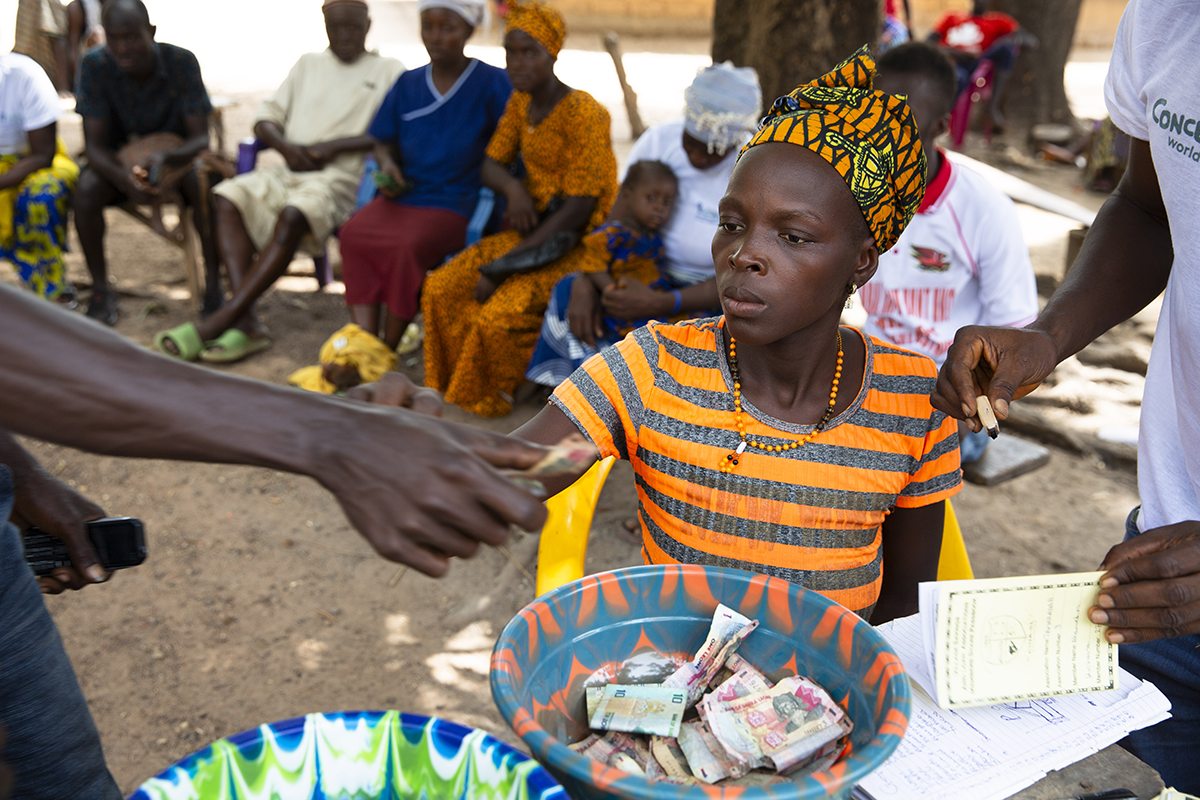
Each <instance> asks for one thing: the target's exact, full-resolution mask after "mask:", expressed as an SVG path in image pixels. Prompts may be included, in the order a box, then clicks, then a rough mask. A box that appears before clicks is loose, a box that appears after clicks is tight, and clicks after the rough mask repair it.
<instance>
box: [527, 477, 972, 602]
mask: <svg viewBox="0 0 1200 800" xmlns="http://www.w3.org/2000/svg"><path fill="white" fill-rule="evenodd" d="M615 460H616V459H614V458H613V457H612V456H609V457H608V458H606V459H604V460H602V461H597V462H596V463H595V464H593V465H592V467H591V469H589V470H588V471H587V472H585V473H584V474H583V475H582V476H581V477H580V478H579V480H577V481H575V482H574V483H573V484H571V485H570V486H568V487H567V488H566V489H563V490H562V491H561V492H559V493H558V494H556V495H554V496H553V497H551V498H550V499H549V500H547V501H546V514H547V516H546V525H545V527H543V528H542V538H541V541H540V542H539V543H538V567H537V594H538V597H541V596H542V595H544V594H545V593H546V592H548V591H550V590H552V589H557V588H558V587H559V586H562V585H563V584H564V583H570V582H571V581H576V580H579V579H580V578H582V577H583V576H584V574H585V573H584V560H585V559H586V558H587V546H588V533H590V532H591V528H592V517H593V515H594V514H595V511H596V501H597V500H598V499H599V498H600V490H601V489H603V488H604V481H605V480H606V479H607V478H608V471H609V470H610V469H612V465H613V462H614V461H615ZM937 577H938V580H939V581H953V580H961V579H964V578H973V577H975V573H974V572H972V571H971V562H970V560H969V559H968V558H967V548H966V545H964V544H963V538H962V531H961V530H960V529H959V527H958V517H957V516H955V514H954V507H953V506H951V505H950V501H949V500H947V501H946V521H945V525H944V527H943V529H942V552H941V555H940V556H939V558H938V575H937Z"/></svg>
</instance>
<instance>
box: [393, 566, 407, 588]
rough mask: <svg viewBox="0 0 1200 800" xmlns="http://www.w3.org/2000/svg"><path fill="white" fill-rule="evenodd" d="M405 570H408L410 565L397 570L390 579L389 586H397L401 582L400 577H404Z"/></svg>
mask: <svg viewBox="0 0 1200 800" xmlns="http://www.w3.org/2000/svg"><path fill="white" fill-rule="evenodd" d="M405 572H408V567H406V566H405V567H401V568H400V569H398V570H396V574H395V575H393V576H392V579H391V580H390V581H388V586H389V587H392V586H395V585H396V584H397V583H399V582H400V579H401V578H403V577H404V573H405Z"/></svg>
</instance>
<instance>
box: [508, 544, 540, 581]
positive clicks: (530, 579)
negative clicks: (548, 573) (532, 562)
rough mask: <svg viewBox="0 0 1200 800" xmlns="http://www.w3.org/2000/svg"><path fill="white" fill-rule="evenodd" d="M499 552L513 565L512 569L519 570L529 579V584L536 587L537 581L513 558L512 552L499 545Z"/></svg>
mask: <svg viewBox="0 0 1200 800" xmlns="http://www.w3.org/2000/svg"><path fill="white" fill-rule="evenodd" d="M500 552H501V553H504V557H505V558H507V559H508V560H509V561H511V562H512V563H513V566H514V567H516V568H517V569H519V570H521V572H522V573H523V574H524V575H525V577H526V578H528V579H529V582H530V583H532V584H533V585H534V586H537V579H536V578H534V577H533V575H531V574H530V573H529V570H527V569H525V565H524V564H522V563H521V562H520V561H517V558H516V556H514V555H513V554H512V551H510V550H509V549H508V548H507V547H505V546H504V545H500Z"/></svg>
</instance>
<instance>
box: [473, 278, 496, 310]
mask: <svg viewBox="0 0 1200 800" xmlns="http://www.w3.org/2000/svg"><path fill="white" fill-rule="evenodd" d="M495 291H496V282H495V281H493V280H492V279H491V278H489V277H488V276H487V275H480V276H479V282H478V283H476V284H475V302H476V303H480V304H483V303H486V302H487V301H488V298H489V297H491V296H492V294H493V293H495Z"/></svg>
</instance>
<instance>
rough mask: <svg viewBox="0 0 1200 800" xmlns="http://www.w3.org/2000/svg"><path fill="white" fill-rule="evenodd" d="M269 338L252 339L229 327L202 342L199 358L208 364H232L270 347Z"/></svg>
mask: <svg viewBox="0 0 1200 800" xmlns="http://www.w3.org/2000/svg"><path fill="white" fill-rule="evenodd" d="M270 346H271V340H270V339H268V338H267V337H265V336H263V337H261V338H258V339H253V338H251V337H249V336H247V335H246V334H245V333H244V332H242V331H240V330H238V329H237V328H230V329H229V330H227V331H225V332H224V333H222V334H221V335H220V336H218V337H217V338H216V339H213V340H212V341H211V342H205V343H204V349H203V350H201V351H200V360H201V361H204V362H206V363H208V364H232V363H233V362H235V361H241V360H242V359H243V358H248V357H250V356H252V355H254V354H255V353H261V352H262V351H263V350H266V349H268V348H270Z"/></svg>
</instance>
